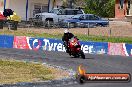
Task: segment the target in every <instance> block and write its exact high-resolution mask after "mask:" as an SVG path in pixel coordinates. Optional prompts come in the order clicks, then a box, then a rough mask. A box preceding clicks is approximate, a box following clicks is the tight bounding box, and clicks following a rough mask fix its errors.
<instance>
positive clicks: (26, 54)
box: [0, 48, 132, 87]
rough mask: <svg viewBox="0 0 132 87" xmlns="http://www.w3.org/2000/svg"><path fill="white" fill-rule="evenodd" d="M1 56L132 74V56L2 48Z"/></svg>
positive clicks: (93, 86) (114, 86) (119, 86)
mask: <svg viewBox="0 0 132 87" xmlns="http://www.w3.org/2000/svg"><path fill="white" fill-rule="evenodd" d="M0 58H6V59H11V58H14V59H17V60H26V61H41V62H45V63H48V64H52V65H57V66H62V67H66V68H69V69H73V70H74V71H77V68H78V66H79V65H80V64H83V66H85V68H86V70H87V73H130V74H132V57H121V56H108V55H93V54H86V59H81V58H73V57H70V56H69V55H68V54H66V53H63V52H47V51H31V50H18V49H5V48H0ZM3 87H132V82H130V83H85V84H83V85H80V84H78V83H73V84H65V85H54V83H52V84H48V85H46V84H44V83H36V84H25V85H4V86H3Z"/></svg>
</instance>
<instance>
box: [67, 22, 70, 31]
mask: <svg viewBox="0 0 132 87" xmlns="http://www.w3.org/2000/svg"><path fill="white" fill-rule="evenodd" d="M67 27H68V30H69V29H70V23H69V22H68V26H67Z"/></svg>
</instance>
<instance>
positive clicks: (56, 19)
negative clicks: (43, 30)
mask: <svg viewBox="0 0 132 87" xmlns="http://www.w3.org/2000/svg"><path fill="white" fill-rule="evenodd" d="M78 14H85V13H84V11H83V10H82V9H69V8H66V9H62V8H54V9H52V10H51V11H50V12H44V13H37V14H35V16H34V18H36V19H39V20H41V21H43V23H44V25H45V26H51V25H52V24H57V23H61V22H62V21H63V20H64V19H69V18H71V17H73V16H75V15H78Z"/></svg>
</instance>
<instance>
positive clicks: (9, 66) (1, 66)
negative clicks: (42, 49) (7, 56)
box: [0, 59, 54, 84]
mask: <svg viewBox="0 0 132 87" xmlns="http://www.w3.org/2000/svg"><path fill="white" fill-rule="evenodd" d="M52 73H53V71H52V70H51V69H49V68H47V67H46V66H43V65H42V64H39V63H37V64H34V63H29V62H18V61H14V60H13V61H11V60H10V61H9V60H1V59H0V84H13V83H18V82H35V81H44V80H51V79H53V78H54V76H53V74H52Z"/></svg>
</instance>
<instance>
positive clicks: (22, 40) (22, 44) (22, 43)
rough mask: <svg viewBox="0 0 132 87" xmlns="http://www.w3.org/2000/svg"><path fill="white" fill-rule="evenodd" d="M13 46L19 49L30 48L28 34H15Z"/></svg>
mask: <svg viewBox="0 0 132 87" xmlns="http://www.w3.org/2000/svg"><path fill="white" fill-rule="evenodd" d="M13 48H17V49H29V47H28V43H27V37H26V36H15V37H14V43H13Z"/></svg>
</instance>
